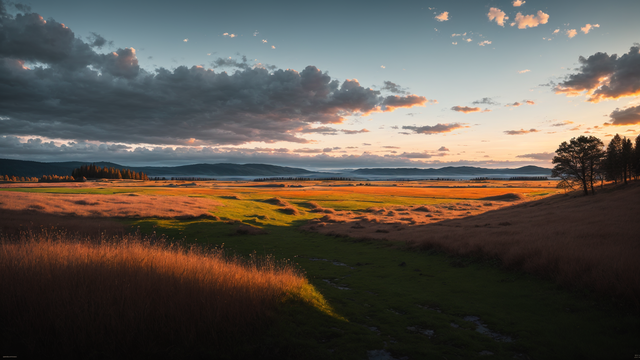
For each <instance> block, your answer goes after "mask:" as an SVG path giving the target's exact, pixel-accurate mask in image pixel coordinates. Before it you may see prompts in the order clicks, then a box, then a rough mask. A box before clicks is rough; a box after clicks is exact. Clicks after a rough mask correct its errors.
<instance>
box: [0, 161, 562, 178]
mask: <svg viewBox="0 0 640 360" xmlns="http://www.w3.org/2000/svg"><path fill="white" fill-rule="evenodd" d="M85 164H90V163H88V162H80V161H67V162H51V163H44V162H37V161H24V160H9V159H0V175H12V176H29V177H41V176H42V175H59V176H65V175H71V171H72V170H73V169H76V168H79V167H80V166H81V165H85ZM94 164H96V165H97V166H101V167H105V166H106V167H113V168H116V169H123V168H128V169H131V170H133V171H136V172H143V173H145V174H147V175H148V176H150V177H155V176H166V177H172V176H174V177H181V176H184V177H189V176H193V177H216V176H255V177H288V176H309V177H318V176H321V175H328V176H335V175H340V176H346V177H349V176H351V177H362V176H392V177H397V176H430V177H434V176H436V177H446V176H491V175H512V176H533V175H537V176H540V175H546V176H550V175H551V169H547V168H543V167H539V166H523V167H520V168H515V169H509V168H507V169H487V168H480V167H472V166H448V167H444V168H440V169H418V168H365V169H356V170H343V171H332V172H331V173H328V172H316V171H309V170H306V169H300V168H292V167H286V166H277V165H267V164H244V165H240V164H226V163H221V164H193V165H182V166H123V165H119V164H115V163H111V162H96V163H94Z"/></svg>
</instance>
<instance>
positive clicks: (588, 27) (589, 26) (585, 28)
mask: <svg viewBox="0 0 640 360" xmlns="http://www.w3.org/2000/svg"><path fill="white" fill-rule="evenodd" d="M598 27H600V25H598V24H593V25H591V24H587V25H585V26H584V27H581V28H580V30H582V32H583V33H585V34H588V33H589V31H591V29H593V28H598Z"/></svg>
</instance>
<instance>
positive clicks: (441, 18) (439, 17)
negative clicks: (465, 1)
mask: <svg viewBox="0 0 640 360" xmlns="http://www.w3.org/2000/svg"><path fill="white" fill-rule="evenodd" d="M435 19H436V20H438V21H447V20H449V12H448V11H445V12H443V13H442V14H439V15H436V17H435Z"/></svg>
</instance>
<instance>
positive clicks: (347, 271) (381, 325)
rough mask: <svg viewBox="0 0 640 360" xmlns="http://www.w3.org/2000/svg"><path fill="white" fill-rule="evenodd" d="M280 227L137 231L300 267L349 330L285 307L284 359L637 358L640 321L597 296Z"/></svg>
mask: <svg viewBox="0 0 640 360" xmlns="http://www.w3.org/2000/svg"><path fill="white" fill-rule="evenodd" d="M272 207H273V206H272ZM260 209H263V208H262V207H260ZM234 211H239V210H238V209H235V210H234ZM252 211H253V212H258V211H257V208H252ZM266 211H270V209H269V208H266ZM240 213H241V212H238V214H240ZM285 216H286V215H285ZM280 222H281V221H280V220H276V221H274V222H273V223H272V224H266V225H263V228H264V229H266V230H267V231H268V232H269V233H268V234H266V235H253V236H242V235H235V234H234V231H235V229H236V228H237V226H238V225H237V224H228V223H224V222H215V221H209V220H202V221H170V220H142V221H137V222H135V223H134V225H135V226H140V229H141V230H142V231H143V232H151V231H157V232H160V233H164V234H166V235H168V236H169V237H173V238H176V239H184V241H185V242H186V243H187V244H200V245H203V246H221V245H222V244H224V248H226V249H227V251H229V252H230V253H235V254H238V255H243V256H248V255H250V254H252V253H254V252H256V253H257V254H259V255H261V254H262V255H269V254H272V255H274V256H275V257H276V258H278V259H291V260H293V261H295V262H296V263H297V264H299V266H300V267H301V268H302V269H303V270H304V271H305V272H306V274H307V276H308V278H309V280H310V282H311V284H312V285H313V286H315V287H316V288H317V289H318V290H319V291H320V292H321V293H322V294H323V295H324V297H325V298H326V299H327V301H328V303H329V305H330V306H331V307H333V309H334V310H335V312H336V313H337V314H338V315H340V316H342V317H344V318H345V319H347V321H343V320H339V319H337V318H335V317H331V316H327V315H326V314H323V313H321V312H318V311H315V310H313V309H310V308H309V307H305V306H302V305H291V304H290V305H288V306H287V307H286V308H285V309H283V310H282V315H281V320H280V322H279V323H278V324H277V325H276V326H275V327H274V328H273V330H272V331H273V333H272V334H271V335H270V336H272V337H269V336H267V338H266V339H268V342H269V343H271V344H273V346H282V347H283V348H286V349H287V354H289V355H288V356H293V357H296V356H295V354H302V353H304V354H306V355H307V356H304V357H305V358H310V357H313V356H317V358H328V357H332V358H336V359H358V358H360V359H365V358H366V357H367V351H370V350H376V349H386V350H387V351H389V352H390V353H391V354H393V355H394V356H396V357H397V358H399V357H401V356H408V357H409V358H411V359H420V358H431V357H434V358H443V357H444V358H447V359H455V358H474V357H476V356H478V354H479V352H481V351H491V352H492V353H494V354H495V355H494V356H493V358H497V359H502V358H504V359H511V358H513V356H516V355H518V354H526V355H527V356H529V357H531V358H533V359H567V358H580V359H602V358H630V356H631V355H633V354H635V353H637V352H638V349H639V347H638V345H639V341H638V339H640V326H639V317H638V316H637V315H631V316H630V315H628V314H625V313H624V312H623V311H620V310H616V309H614V308H611V307H609V306H607V305H603V303H601V302H598V301H596V300H594V299H595V298H594V297H592V296H591V295H588V294H584V293H579V292H570V291H567V290H564V289H561V288H559V287H557V286H556V285H555V284H553V283H550V282H548V281H544V280H541V279H537V278H535V277H532V276H529V275H525V274H521V273H516V272H511V271H505V270H502V269H500V268H499V266H497V265H496V264H492V263H489V262H481V261H474V260H472V259H455V258H452V257H449V256H447V255H444V254H435V253H420V252H411V251H408V250H406V249H403V246H402V244H390V243H388V242H379V241H359V242H356V241H353V240H350V239H347V238H335V237H329V236H323V235H319V234H314V233H303V232H300V231H298V230H297V229H296V228H297V226H298V225H300V224H302V223H303V222H304V220H295V221H291V222H289V223H290V226H286V225H285V226H283V225H278V224H277V223H280ZM313 258H319V259H327V260H330V261H323V260H312V259H313ZM333 261H336V262H339V263H344V264H346V266H342V265H334V264H333ZM402 263H405V264H406V265H405V266H400V264H402ZM452 264H453V265H452ZM326 280H328V281H330V282H331V283H332V284H335V285H338V286H342V287H347V288H349V289H350V290H341V289H338V288H336V287H335V286H334V285H332V284H330V283H328V282H327V281H326ZM427 308H438V309H439V310H440V311H441V312H437V311H435V310H429V309H427ZM465 316H478V317H480V319H481V321H483V322H484V323H485V324H486V325H487V326H488V327H489V329H491V330H492V331H496V332H499V333H501V334H504V335H508V336H511V337H513V338H514V339H515V341H513V342H497V341H495V340H493V339H492V338H491V337H489V336H487V335H483V334H480V333H478V332H476V331H474V328H475V325H474V324H473V323H471V322H469V321H465V320H463V318H464V317H465ZM452 323H454V324H457V325H458V326H459V328H454V327H453V326H452V325H451V324H452ZM408 327H413V328H416V327H418V328H421V329H428V330H433V331H434V336H433V337H432V338H431V339H429V338H428V337H427V336H425V335H422V334H419V333H416V332H412V331H410V330H408V329H407V328H408ZM370 328H376V329H373V330H372V329H370ZM265 341H266V340H265ZM634 351H635V352H634Z"/></svg>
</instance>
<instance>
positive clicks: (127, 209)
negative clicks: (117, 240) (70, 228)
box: [0, 191, 220, 218]
mask: <svg viewBox="0 0 640 360" xmlns="http://www.w3.org/2000/svg"><path fill="white" fill-rule="evenodd" d="M1 195H2V197H1V198H0V209H4V210H17V211H24V210H31V211H35V212H39V213H46V214H54V215H70V216H82V217H157V218H195V217H201V216H204V217H211V216H212V215H211V213H210V211H212V210H213V209H215V207H217V206H219V205H220V203H219V202H216V201H214V200H211V199H207V198H195V197H186V196H172V197H168V196H156V195H144V196H138V195H137V194H134V193H131V194H121V195H92V194H47V193H30V192H17V191H3V192H2V193H1Z"/></svg>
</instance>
